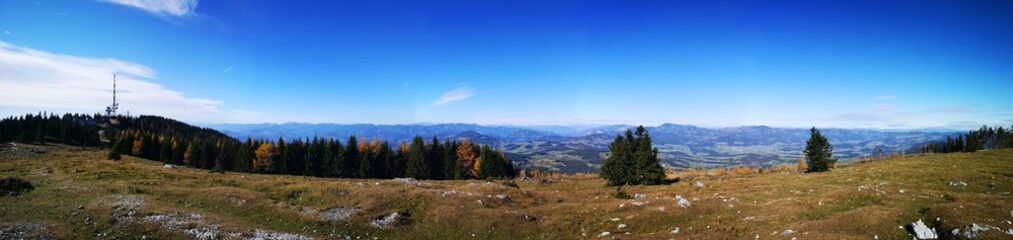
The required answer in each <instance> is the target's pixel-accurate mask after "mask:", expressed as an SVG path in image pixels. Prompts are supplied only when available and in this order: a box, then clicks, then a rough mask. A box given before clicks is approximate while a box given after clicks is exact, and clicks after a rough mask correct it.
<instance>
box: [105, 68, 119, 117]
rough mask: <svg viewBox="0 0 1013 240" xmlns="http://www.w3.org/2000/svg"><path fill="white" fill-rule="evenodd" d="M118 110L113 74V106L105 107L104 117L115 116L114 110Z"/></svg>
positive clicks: (114, 76) (114, 75)
mask: <svg viewBox="0 0 1013 240" xmlns="http://www.w3.org/2000/svg"><path fill="white" fill-rule="evenodd" d="M119 108H120V104H119V103H116V74H113V105H110V106H108V107H106V116H110V117H111V116H113V115H116V110H118V109H119Z"/></svg>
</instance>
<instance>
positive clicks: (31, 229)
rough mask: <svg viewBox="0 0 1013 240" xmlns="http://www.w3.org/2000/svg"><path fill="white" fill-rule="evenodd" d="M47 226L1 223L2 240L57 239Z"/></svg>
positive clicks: (30, 223) (0, 237)
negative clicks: (51, 234)
mask: <svg viewBox="0 0 1013 240" xmlns="http://www.w3.org/2000/svg"><path fill="white" fill-rule="evenodd" d="M49 231H50V230H49V228H47V227H46V225H42V224H39V223H33V222H15V223H0V239H57V238H55V237H53V236H49Z"/></svg>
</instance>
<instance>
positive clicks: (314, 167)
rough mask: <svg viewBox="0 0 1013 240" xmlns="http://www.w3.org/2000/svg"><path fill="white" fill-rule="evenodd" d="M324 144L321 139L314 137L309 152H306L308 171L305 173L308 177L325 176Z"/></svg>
mask: <svg viewBox="0 0 1013 240" xmlns="http://www.w3.org/2000/svg"><path fill="white" fill-rule="evenodd" d="M323 160H324V143H323V142H321V141H320V139H319V138H317V137H313V142H311V143H310V146H309V150H308V151H307V152H306V169H305V170H304V171H303V172H304V173H305V174H306V175H308V176H316V177H320V176H323V171H322V170H323V162H324V161H323Z"/></svg>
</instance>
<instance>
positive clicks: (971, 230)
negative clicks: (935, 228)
mask: <svg viewBox="0 0 1013 240" xmlns="http://www.w3.org/2000/svg"><path fill="white" fill-rule="evenodd" d="M989 230H996V231H1000V232H1002V229H1001V228H998V227H995V226H990V225H984V224H983V225H978V224H977V223H971V225H968V226H964V227H963V230H960V229H953V232H951V233H955V234H954V236H957V234H959V233H963V234H961V235H963V236H964V237H965V238H974V237H977V236H978V235H981V234H982V233H984V232H987V231H989Z"/></svg>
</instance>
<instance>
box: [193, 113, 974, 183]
mask: <svg viewBox="0 0 1013 240" xmlns="http://www.w3.org/2000/svg"><path fill="white" fill-rule="evenodd" d="M205 126H206V127H210V128H214V129H217V130H219V131H222V132H223V133H225V134H227V135H229V136H232V137H235V138H238V139H246V138H251V137H252V138H258V139H271V140H274V139H278V138H279V137H282V138H285V139H287V140H291V139H297V138H313V137H321V138H334V139H338V140H341V141H346V140H347V139H348V137H349V136H353V135H354V136H357V137H359V138H366V139H373V138H377V139H381V140H385V141H389V142H391V143H392V145H395V146H396V144H399V143H402V142H408V141H410V140H411V138H413V137H415V136H416V135H418V136H422V137H424V138H426V139H427V140H429V139H430V138H432V137H438V138H439V139H440V140H446V139H455V140H463V139H465V138H468V139H471V140H472V141H474V142H477V143H480V144H488V145H492V146H493V147H495V148H497V149H500V150H503V151H505V152H506V153H507V155H508V156H509V157H510V158H511V159H513V160H514V162H515V163H516V164H518V165H519V166H520V167H524V168H542V169H545V170H550V171H559V172H596V171H597V169H598V167H600V166H601V161H602V159H603V158H605V157H606V156H607V152H608V144H609V142H611V141H612V140H613V139H614V138H615V136H616V134H620V133H622V132H625V131H626V130H627V129H631V128H634V127H635V126H630V125H574V126H567V125H559V126H496V125H493V126H487V125H478V124H457V123H454V124H399V125H375V124H309V123H284V124H211V125H205ZM646 128H647V131H648V132H649V133H650V134H651V137H652V139H653V140H654V145H655V147H657V148H658V149H659V155H660V157H661V159H662V163H663V164H664V165H667V166H670V167H675V168H691V167H717V166H743V165H745V166H764V167H769V166H774V165H778V164H788V163H794V161H795V159H797V158H798V157H799V156H800V155H801V154H802V149H803V148H804V146H805V141H806V140H807V139H808V138H809V129H804V128H777V127H767V126H743V127H727V128H704V127H697V126H693V125H679V124H662V125H659V126H654V127H646ZM820 131H821V132H822V133H823V135H825V136H826V137H827V138H828V140H829V141H830V143H831V144H832V145H833V146H834V157H835V158H838V159H841V160H843V161H848V160H851V159H856V158H860V157H865V156H872V155H883V154H891V153H899V152H902V151H907V152H911V151H913V148H914V147H915V146H918V145H920V144H924V143H926V142H930V141H938V140H942V139H945V138H946V137H947V136H954V135H956V134H957V133H958V132H956V131H947V130H875V129H840V128H827V129H820Z"/></svg>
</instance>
